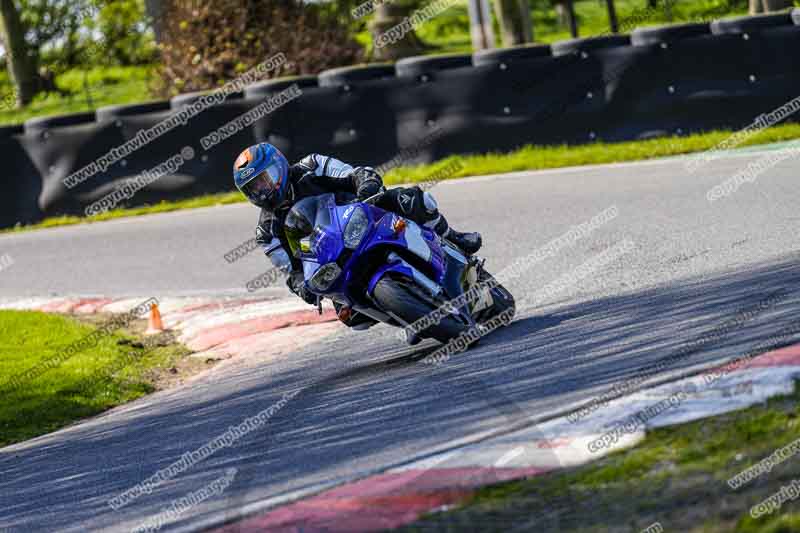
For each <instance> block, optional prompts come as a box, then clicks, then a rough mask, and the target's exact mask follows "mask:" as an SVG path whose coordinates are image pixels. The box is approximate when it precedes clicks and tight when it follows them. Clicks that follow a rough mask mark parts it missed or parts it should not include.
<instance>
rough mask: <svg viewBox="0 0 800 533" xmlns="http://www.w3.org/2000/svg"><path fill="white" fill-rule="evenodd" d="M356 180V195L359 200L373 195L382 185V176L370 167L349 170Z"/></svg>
mask: <svg viewBox="0 0 800 533" xmlns="http://www.w3.org/2000/svg"><path fill="white" fill-rule="evenodd" d="M350 176H352V177H353V178H354V179H355V182H356V195H357V196H358V199H359V200H366V199H367V198H369V197H370V196H375V195H376V194H378V193H379V192H380V190H381V187H383V178H381V175H380V174H378V173H377V172H375V169H374V168H372V167H356V168H354V169H353V170H352V171H351V172H350Z"/></svg>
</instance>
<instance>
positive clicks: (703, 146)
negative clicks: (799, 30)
mask: <svg viewBox="0 0 800 533" xmlns="http://www.w3.org/2000/svg"><path fill="white" fill-rule="evenodd" d="M731 133H732V132H730V131H712V132H708V133H699V134H696V135H689V136H686V137H666V138H659V139H652V140H647V141H630V142H622V143H601V142H597V143H593V144H587V145H579V146H568V145H561V146H525V147H523V148H521V149H519V150H516V151H514V152H510V153H489V154H485V155H454V156H450V157H447V158H445V159H442V160H440V161H437V162H436V163H432V164H429V165H418V166H413V167H399V168H395V169H392V170H390V171H389V172H388V173H387V174H386V176H385V182H386V184H387V185H400V184H403V183H422V182H430V181H431V180H432V178H433V179H436V180H444V179H453V178H461V177H466V176H482V175H487V174H502V173H505V172H516V171H522V170H545V169H552V168H562V167H571V166H581V165H593V164H601V163H618V162H625V161H640V160H645V159H654V158H659V157H667V156H672V155H681V154H689V153H696V152H702V151H704V150H708V149H711V148H713V147H715V146H716V145H717V144H719V143H720V142H722V141H723V140H725V139H726V138H728V137H729V136H730V135H731ZM798 138H800V124H785V125H781V126H775V127H772V128H768V129H765V130H763V131H761V132H759V133H757V134H755V135H753V136H752V137H750V138H749V139H747V140H746V141H745V142H743V143H742V144H741V146H754V145H758V144H766V143H772V142H779V141H788V140H791V139H798ZM244 201H245V200H244V198H243V197H242V196H241V195H240V194H239V193H237V192H228V193H218V194H209V195H205V196H198V197H196V198H190V199H186V200H176V201H169V202H167V201H164V202H161V203H159V204H156V205H148V206H142V207H135V208H121V209H115V210H113V211H109V212H107V213H103V214H102V215H97V216H93V217H88V218H87V217H79V216H72V215H69V216H59V217H51V218H48V219H45V220H43V221H42V222H39V223H37V224H31V225H28V226H16V227H14V228H8V229H5V230H0V233H3V232H16V231H26V230H32V229H42V228H51V227H56V226H69V225H73V224H81V223H86V222H100V221H103V220H112V219H116V218H124V217H131V216H137V215H147V214H153V213H165V212H168V211H178V210H181V209H192V208H197V207H212V206H215V205H224V204H232V203H239V202H244Z"/></svg>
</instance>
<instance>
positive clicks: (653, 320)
mask: <svg viewBox="0 0 800 533" xmlns="http://www.w3.org/2000/svg"><path fill="white" fill-rule="evenodd" d="M797 259H798V258H797V257H795V256H793V257H788V258H783V259H782V260H780V261H772V262H767V263H763V264H760V265H756V266H749V267H742V268H739V269H735V270H731V271H728V272H723V273H719V274H716V275H714V276H707V277H705V278H703V279H686V280H679V281H675V282H673V283H670V284H668V285H664V286H660V287H656V288H650V289H647V290H639V291H635V292H631V293H629V294H623V295H620V296H614V297H605V298H599V299H595V300H590V301H586V302H581V303H576V304H572V305H565V306H561V307H560V308H559V309H557V310H556V312H554V313H551V314H547V315H544V316H537V315H536V314H535V313H534V314H533V315H532V316H531V315H529V316H523V317H520V318H519V319H518V320H517V321H515V322H514V323H512V324H511V325H510V326H509V327H508V328H504V329H501V330H498V331H495V332H494V333H492V334H491V335H490V336H488V337H487V338H486V339H485V340H484V341H483V342H482V343H481V344H479V345H478V346H476V347H475V348H474V349H471V350H469V351H467V352H465V353H461V354H458V355H456V356H454V357H452V358H451V359H450V360H449V361H448V362H446V363H445V364H443V365H441V366H439V367H435V366H431V365H426V364H423V363H420V362H419V361H418V358H419V356H420V354H422V353H423V352H424V351H425V350H431V349H433V347H432V346H431V347H426V348H418V349H415V350H409V349H408V348H400V349H399V348H398V343H397V341H396V340H395V338H394V337H392V338H391V339H390V340H389V339H387V337H388V336H387V335H386V331H388V330H387V329H383V330H378V328H376V331H375V332H371V333H369V334H365V335H364V336H363V337H358V338H357V340H355V341H354V338H348V339H343V340H341V341H338V342H335V343H333V344H331V345H324V346H323V345H322V344H320V345H319V346H309V347H307V348H306V349H304V350H303V351H302V352H299V353H297V354H293V355H292V356H291V357H285V358H283V359H281V361H278V362H276V363H274V364H269V365H264V366H263V367H259V368H247V369H245V370H242V371H239V372H230V373H228V374H225V375H219V373H214V374H212V376H210V377H209V378H207V379H205V380H203V381H201V382H198V383H195V384H192V385H191V386H187V387H184V388H182V389H178V390H174V391H168V392H166V393H163V394H161V395H159V396H158V397H154V398H151V399H145V400H144V401H142V402H138V403H136V404H133V405H132V406H130V408H128V407H124V408H122V409H121V410H119V412H118V413H116V414H112V415H109V416H105V417H102V418H101V419H98V420H95V421H93V422H91V423H87V424H83V425H81V426H78V427H75V428H72V429H71V430H69V431H68V432H66V433H63V434H61V435H60V436H59V437H58V438H57V439H50V440H45V441H43V442H42V443H40V444H36V445H32V446H27V447H24V448H23V449H20V450H17V451H14V452H13V453H8V452H4V453H0V471H3V472H4V473H5V474H6V475H5V477H4V479H3V481H0V493H2V494H4V495H7V497H5V496H4V500H7V502H6V505H4V506H3V507H4V508H3V510H2V511H0V514H1V515H2V516H0V522H3V523H6V524H9V525H10V527H12V528H13V527H15V526H17V525H22V524H24V525H25V526H26V527H25V529H26V530H27V531H37V530H41V531H48V530H52V529H53V528H54V526H55V527H58V528H59V529H61V530H67V529H69V527H68V526H70V525H75V524H79V523H83V524H95V525H98V526H99V525H101V524H103V523H105V524H106V526H107V527H111V526H112V525H117V524H119V523H120V522H122V521H123V520H124V521H126V522H125V523H126V525H127V524H130V523H131V522H136V521H143V520H144V519H146V518H147V517H149V516H151V515H154V514H157V513H158V512H160V510H161V508H162V507H165V506H167V505H168V504H169V503H170V502H171V501H173V500H175V499H177V498H182V497H184V496H186V495H187V494H188V493H189V492H191V491H194V490H198V489H200V488H201V487H203V486H204V485H205V484H206V483H208V482H210V481H212V480H213V479H215V478H217V477H219V476H220V475H222V472H223V471H224V469H226V468H230V467H235V468H238V469H239V475H238V476H237V478H236V480H235V481H234V483H233V484H232V485H231V486H230V487H229V488H228V489H227V490H226V492H225V494H224V495H223V496H221V497H218V498H216V499H214V500H212V501H209V502H207V504H206V505H204V506H201V507H200V508H198V509H195V510H193V511H192V513H187V515H186V516H184V517H183V518H182V519H181V521H180V522H179V524H180V525H187V524H189V523H193V522H194V523H196V521H197V520H201V519H204V518H208V517H209V516H211V515H214V516H215V517H225V516H227V517H228V518H233V517H234V516H235V515H236V513H237V512H238V510H240V509H242V508H243V507H245V506H246V505H248V504H250V503H253V502H256V501H263V500H266V499H268V498H271V497H276V496H279V495H286V494H289V493H291V492H293V491H296V490H300V489H303V488H308V487H311V486H313V485H315V484H317V483H321V482H331V481H342V480H346V479H348V478H349V477H350V476H353V475H359V476H361V475H365V474H368V473H370V472H372V471H377V470H380V469H381V468H382V467H385V466H386V465H392V464H397V463H398V462H402V461H404V460H407V459H410V458H412V457H418V456H424V455H425V454H428V453H430V452H431V451H432V450H434V449H439V448H443V447H446V446H447V445H448V444H449V443H452V442H453V441H455V440H457V439H461V438H465V437H468V436H470V435H475V434H477V433H480V432H483V431H490V430H497V429H498V428H504V427H507V426H509V425H514V424H517V423H519V422H520V421H521V420H522V421H525V420H537V419H539V418H540V417H542V416H545V415H548V414H551V413H554V412H556V411H559V410H561V409H563V408H564V407H566V406H568V405H571V404H576V403H581V402H584V401H586V400H588V399H590V398H591V397H592V396H594V395H596V394H598V393H600V392H601V391H603V390H606V389H608V388H609V387H611V386H612V385H613V384H615V383H617V382H620V381H622V380H626V379H629V378H631V377H633V376H636V375H637V373H639V372H641V370H642V369H643V368H647V367H648V365H652V364H654V363H656V362H658V361H659V360H663V359H664V358H666V357H670V356H671V355H672V354H676V353H683V352H685V353H686V356H685V357H683V358H681V359H679V360H676V361H675V363H674V365H672V366H670V367H669V368H665V369H664V371H663V372H662V374H663V373H668V372H680V371H683V370H686V369H688V368H690V367H693V366H695V365H698V364H711V363H713V362H718V361H720V360H722V359H727V358H730V357H734V356H737V355H742V354H744V353H746V352H748V351H749V350H751V349H753V348H755V347H757V346H763V347H765V349H766V347H769V346H773V344H771V342H773V343H775V345H776V346H777V345H781V344H787V343H789V342H791V341H796V340H797V338H798V337H794V338H792V339H783V340H780V341H775V340H774V334H775V332H776V331H778V330H780V329H781V328H784V327H786V326H787V325H789V324H792V323H796V322H797V321H798V317H800V300H798V290H800V284H798V281H800V261H797ZM777 291H786V295H785V297H783V298H782V299H781V300H780V302H779V303H777V304H776V305H774V306H773V307H770V308H768V309H764V310H762V311H760V312H758V313H757V314H754V315H753V316H751V317H750V318H748V319H747V320H745V321H743V322H742V323H741V324H739V325H737V327H736V328H734V329H732V330H730V331H729V332H727V333H726V334H725V335H719V336H716V337H715V338H714V340H713V342H710V343H707V344H704V345H703V346H702V347H701V348H700V349H697V350H694V351H692V350H688V351H687V350H686V347H687V346H691V343H693V342H696V340H697V339H700V338H704V336H707V335H708V334H709V332H713V331H715V328H718V327H719V326H720V325H721V324H723V323H725V321H726V320H730V318H731V317H734V316H737V314H741V313H742V312H743V310H746V309H748V308H752V307H753V306H754V305H757V304H758V303H759V302H760V301H763V299H764V298H765V297H767V296H768V295H770V294H774V293H776V292H777ZM682 351H683V352H682ZM367 354H368V355H369V357H370V358H371V359H373V360H372V361H365V355H367ZM423 357H424V356H423ZM375 358H377V359H378V360H377V361H375V360H374V359H375ZM298 389H300V390H301V392H300V393H299V394H298V395H297V396H296V397H295V398H294V399H292V400H291V401H289V403H288V404H286V405H285V406H284V407H283V408H282V409H280V410H279V411H278V412H277V413H276V414H275V415H274V416H273V417H272V418H270V419H269V421H268V423H267V424H266V425H265V426H264V427H263V428H262V429H260V430H258V431H256V432H254V433H251V434H249V435H248V436H246V437H245V438H242V439H241V440H239V441H238V442H237V443H235V444H234V445H233V446H231V447H229V448H225V449H222V450H219V451H218V452H217V453H215V454H214V455H213V456H211V457H209V458H207V459H205V460H204V461H202V462H200V463H199V464H197V465H194V466H193V467H192V468H191V469H189V470H187V471H186V472H183V473H181V474H179V475H177V476H175V477H174V478H173V479H172V480H171V481H170V482H168V483H165V484H163V485H161V486H159V487H158V488H157V489H156V490H154V491H153V493H152V494H150V495H144V496H142V497H140V498H139V499H138V500H137V501H136V502H134V503H132V504H131V505H130V506H128V507H125V508H123V509H122V510H121V511H120V512H113V511H112V510H111V509H110V508H109V507H108V505H107V501H108V499H110V498H112V497H114V496H117V495H118V494H120V493H121V492H123V491H125V490H127V489H129V488H131V487H132V486H133V485H135V484H136V483H139V482H140V481H142V480H144V479H146V478H148V477H149V476H151V475H153V474H154V473H155V472H156V471H157V470H159V469H162V468H165V467H167V466H169V465H170V464H171V463H172V462H174V461H176V460H178V459H180V457H181V455H182V454H184V453H186V452H189V451H192V450H195V449H197V448H199V447H201V446H203V445H204V444H206V443H207V442H208V441H209V440H211V439H213V438H214V437H216V436H217V435H219V434H221V433H223V432H224V431H225V430H226V429H227V428H228V427H229V426H230V425H233V424H239V423H240V422H241V421H242V420H243V419H245V418H246V417H248V416H253V415H254V414H256V413H257V412H259V411H261V410H264V409H267V408H269V407H270V406H272V405H275V404H276V402H278V400H279V399H280V398H281V397H282V396H283V395H284V394H285V393H287V392H290V391H296V390H298ZM67 501H68V502H77V503H76V504H75V505H70V506H69V508H64V506H63V503H64V502H67ZM51 511H52V512H55V513H57V514H58V516H59V519H58V521H56V522H53V520H52V517H53V515H52V514H51ZM93 520H94V521H96V522H93ZM134 525H135V524H134ZM92 529H96V528H92ZM76 530H77V529H76Z"/></svg>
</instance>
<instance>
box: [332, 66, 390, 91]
mask: <svg viewBox="0 0 800 533" xmlns="http://www.w3.org/2000/svg"><path fill="white" fill-rule="evenodd" d="M392 77H394V65H359V66H355V67H340V68H332V69H329V70H324V71H322V72H320V73H319V74H318V75H317V78H318V79H319V86H320V87H337V86H347V85H349V84H351V83H353V82H362V81H367V80H379V79H381V78H392Z"/></svg>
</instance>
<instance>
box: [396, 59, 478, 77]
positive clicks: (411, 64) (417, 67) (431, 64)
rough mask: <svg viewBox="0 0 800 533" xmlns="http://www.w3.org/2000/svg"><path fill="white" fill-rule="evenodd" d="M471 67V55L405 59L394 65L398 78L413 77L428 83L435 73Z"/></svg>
mask: <svg viewBox="0 0 800 533" xmlns="http://www.w3.org/2000/svg"><path fill="white" fill-rule="evenodd" d="M469 66H472V54H448V55H439V56H415V57H405V58H403V59H401V60H399V61H398V62H397V63H395V65H394V68H395V72H396V73H397V75H398V76H404V77H415V78H418V79H420V80H421V81H428V79H429V78H430V76H431V75H432V74H434V73H436V72H439V71H442V70H447V69H453V68H461V67H469Z"/></svg>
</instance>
